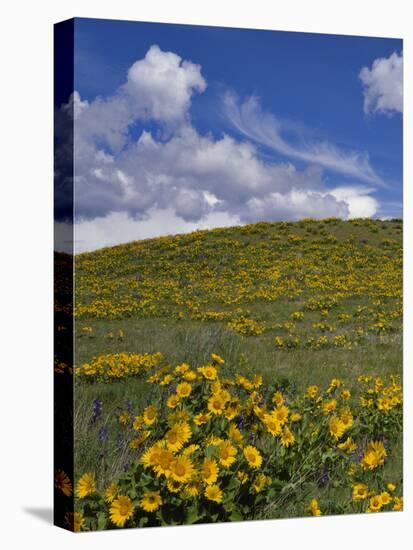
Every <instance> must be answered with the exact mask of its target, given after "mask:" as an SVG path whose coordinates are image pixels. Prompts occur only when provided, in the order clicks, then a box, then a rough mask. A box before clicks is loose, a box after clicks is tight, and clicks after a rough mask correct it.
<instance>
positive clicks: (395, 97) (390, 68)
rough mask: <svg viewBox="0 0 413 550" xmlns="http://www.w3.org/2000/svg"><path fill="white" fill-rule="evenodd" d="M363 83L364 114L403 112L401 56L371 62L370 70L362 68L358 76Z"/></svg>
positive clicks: (396, 55)
mask: <svg viewBox="0 0 413 550" xmlns="http://www.w3.org/2000/svg"><path fill="white" fill-rule="evenodd" d="M359 77H360V80H361V82H362V83H363V92H364V105H363V108H364V112H365V113H366V114H368V113H376V112H377V113H387V114H388V113H392V112H396V113H402V112H403V54H402V53H401V54H398V53H397V52H394V53H392V55H391V56H390V57H388V58H383V57H381V58H379V59H376V60H375V61H373V64H372V66H371V69H369V68H368V67H363V68H362V69H361V71H360V74H359Z"/></svg>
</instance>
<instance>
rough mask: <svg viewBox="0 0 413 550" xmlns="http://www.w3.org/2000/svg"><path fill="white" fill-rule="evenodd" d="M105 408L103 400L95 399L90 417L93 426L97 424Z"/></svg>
mask: <svg viewBox="0 0 413 550" xmlns="http://www.w3.org/2000/svg"><path fill="white" fill-rule="evenodd" d="M102 410H103V401H102V400H101V399H99V398H97V399H95V400H94V401H93V408H92V416H91V418H90V423H91V424H92V426H94V425H95V424H96V421H97V419H98V418H99V416H100V415H101V414H102Z"/></svg>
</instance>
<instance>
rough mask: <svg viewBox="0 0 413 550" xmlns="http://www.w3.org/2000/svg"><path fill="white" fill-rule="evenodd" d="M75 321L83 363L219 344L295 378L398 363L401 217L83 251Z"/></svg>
mask: <svg viewBox="0 0 413 550" xmlns="http://www.w3.org/2000/svg"><path fill="white" fill-rule="evenodd" d="M76 316H77V323H76V327H77V335H78V339H77V359H78V362H79V363H81V362H82V361H86V360H90V358H91V356H93V355H97V354H101V353H114V352H117V351H134V352H136V351H139V352H152V353H155V352H158V351H160V352H162V353H164V354H166V356H167V357H168V359H169V360H171V361H183V360H185V361H194V362H196V363H200V362H202V361H203V360H205V358H206V357H207V356H208V354H209V353H211V352H212V351H216V352H219V353H222V354H223V355H225V356H226V357H228V356H229V359H230V361H231V358H233V360H234V361H236V362H237V364H239V363H240V362H241V363H243V362H244V363H245V365H246V368H248V367H249V368H252V369H254V368H259V370H260V371H264V372H266V371H270V372H273V370H274V369H275V370H277V371H278V372H280V373H281V374H288V375H291V374H293V375H295V374H297V370H299V372H300V377H303V380H302V381H303V382H305V381H306V379H307V374H306V373H308V374H309V375H310V376H311V377H312V379H313V378H314V374H315V373H314V370H315V369H317V368H318V367H320V366H323V365H324V366H325V367H326V368H328V373H326V375H327V376H330V375H331V374H332V371H334V370H335V369H342V367H343V366H344V367H346V368H350V367H351V368H353V369H354V368H355V369H356V370H358V371H360V372H361V371H362V370H363V369H364V370H365V369H367V370H369V371H371V370H374V371H375V372H376V371H377V372H378V373H380V372H382V371H383V369H385V370H387V369H390V370H392V371H394V370H398V369H399V368H400V365H401V322H402V222H401V221H400V220H390V221H379V220H370V219H365V220H361V219H357V220H351V221H340V220H337V219H326V220H321V221H317V220H310V219H309V220H302V221H299V222H295V223H286V222H279V223H257V224H253V225H247V226H242V227H232V228H226V229H214V230H210V231H197V232H194V233H191V234H184V235H176V236H168V237H160V238H156V239H149V240H143V241H137V242H132V243H129V244H126V245H120V246H116V247H113V248H106V249H101V250H98V251H96V252H92V253H85V254H81V255H78V256H76ZM119 331H120V332H119ZM309 352H314V353H309ZM293 364H294V365H293ZM309 371H310V372H309ZM316 376H318V374H316Z"/></svg>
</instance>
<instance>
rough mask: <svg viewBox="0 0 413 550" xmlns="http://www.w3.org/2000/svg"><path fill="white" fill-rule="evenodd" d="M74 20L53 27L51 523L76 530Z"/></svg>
mask: <svg viewBox="0 0 413 550" xmlns="http://www.w3.org/2000/svg"><path fill="white" fill-rule="evenodd" d="M73 65H74V20H73V19H72V20H68V21H63V22H61V23H58V24H56V25H55V26H54V233H55V239H54V476H55V480H54V523H55V525H58V526H59V527H63V528H65V529H69V530H75V529H74V528H75V515H74V496H73V491H74V479H73V472H74V456H73V449H74V432H73V402H74V400H73V382H74V380H73V376H74V375H73V102H72V94H73V82H74V70H73Z"/></svg>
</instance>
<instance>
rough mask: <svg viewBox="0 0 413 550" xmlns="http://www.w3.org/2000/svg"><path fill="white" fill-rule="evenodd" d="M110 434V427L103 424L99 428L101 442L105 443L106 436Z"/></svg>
mask: <svg viewBox="0 0 413 550" xmlns="http://www.w3.org/2000/svg"><path fill="white" fill-rule="evenodd" d="M107 435H108V429H107V427H106V426H102V427H101V428H100V430H99V441H100V443H104V442H105V439H106V436H107Z"/></svg>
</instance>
